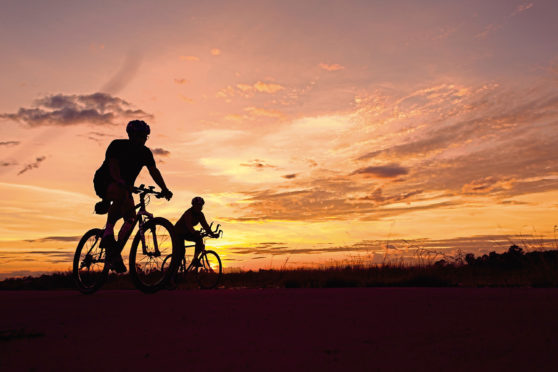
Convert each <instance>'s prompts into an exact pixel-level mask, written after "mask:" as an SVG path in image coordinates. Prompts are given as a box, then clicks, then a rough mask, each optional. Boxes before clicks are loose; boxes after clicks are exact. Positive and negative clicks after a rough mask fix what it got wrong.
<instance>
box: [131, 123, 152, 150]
mask: <svg viewBox="0 0 558 372" xmlns="http://www.w3.org/2000/svg"><path fill="white" fill-rule="evenodd" d="M126 133H128V137H129V138H130V140H132V141H134V142H137V143H141V144H142V145H143V144H145V141H147V138H148V137H149V134H150V133H151V129H150V128H149V125H147V123H146V122H145V121H143V120H132V121H130V122H129V123H128V125H127V126H126Z"/></svg>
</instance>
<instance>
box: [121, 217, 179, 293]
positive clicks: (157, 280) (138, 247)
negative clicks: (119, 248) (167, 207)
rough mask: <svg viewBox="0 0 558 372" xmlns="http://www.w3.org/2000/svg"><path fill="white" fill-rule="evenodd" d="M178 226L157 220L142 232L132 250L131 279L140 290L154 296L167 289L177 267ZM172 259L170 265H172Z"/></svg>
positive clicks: (135, 239)
mask: <svg viewBox="0 0 558 372" xmlns="http://www.w3.org/2000/svg"><path fill="white" fill-rule="evenodd" d="M173 242H174V227H173V225H172V223H170V221H169V220H167V219H165V218H162V217H156V218H153V219H151V220H149V221H148V222H147V223H146V224H145V225H144V227H143V236H142V232H141V231H138V232H137V234H136V236H135V238H134V241H133V242H132V247H131V249H130V276H131V277H132V281H133V282H134V285H135V286H136V288H138V289H139V290H141V291H142V292H145V293H153V292H156V291H158V290H159V289H161V288H163V287H164V286H165V285H166V284H167V283H168V281H169V280H170V278H171V277H172V274H173V271H174V269H175V267H176V261H177V260H174V259H172V257H174V256H173V252H174V243H173ZM169 257H170V258H171V259H170V263H169Z"/></svg>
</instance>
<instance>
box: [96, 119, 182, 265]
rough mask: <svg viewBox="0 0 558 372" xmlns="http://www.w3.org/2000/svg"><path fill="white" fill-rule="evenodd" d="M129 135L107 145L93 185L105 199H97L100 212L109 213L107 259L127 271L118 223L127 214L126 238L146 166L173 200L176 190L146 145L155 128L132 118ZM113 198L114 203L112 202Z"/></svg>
mask: <svg viewBox="0 0 558 372" xmlns="http://www.w3.org/2000/svg"><path fill="white" fill-rule="evenodd" d="M126 132H127V133H128V138H129V139H117V140H114V141H112V142H111V144H110V145H109V147H108V148H107V152H106V156H105V161H104V162H103V164H102V165H101V167H100V168H99V169H98V170H97V171H96V172H95V177H94V178H93V185H94V186H95V192H96V193H97V195H99V196H100V197H101V199H103V201H102V202H99V203H97V205H96V206H95V210H96V211H97V213H106V209H107V208H108V216H107V225H106V227H105V231H104V233H103V237H102V239H101V244H100V246H101V247H102V248H106V250H107V256H106V259H107V262H108V264H109V266H110V268H111V269H112V270H114V271H116V272H119V273H123V272H126V266H125V265H124V262H123V261H122V256H121V254H120V252H121V250H122V248H123V247H122V246H120V245H121V244H119V243H118V242H117V241H116V240H115V238H114V224H115V223H116V222H117V221H118V220H119V219H120V218H124V224H123V225H122V227H121V228H120V231H119V233H118V238H119V240H120V239H124V238H125V237H126V236H127V233H128V232H129V230H130V229H131V228H132V226H133V225H132V221H133V219H134V217H135V213H136V211H135V209H134V199H133V197H132V193H131V189H132V187H133V186H134V182H135V180H136V178H137V177H138V175H139V173H140V171H141V169H142V168H143V166H147V169H148V170H149V174H150V175H151V177H152V178H153V181H155V183H156V184H157V185H158V186H159V187H160V188H161V190H162V193H163V194H164V196H165V198H166V199H167V200H169V199H170V198H171V197H172V192H170V190H169V189H168V188H167V186H166V185H165V181H164V180H163V176H162V175H161V172H159V169H157V167H156V165H155V159H154V158H153V154H152V152H151V150H150V149H149V148H148V147H146V146H145V141H147V138H149V134H150V133H151V129H150V128H149V125H147V123H146V122H145V121H143V120H132V121H130V122H129V123H128V125H127V126H126ZM111 202H112V203H111Z"/></svg>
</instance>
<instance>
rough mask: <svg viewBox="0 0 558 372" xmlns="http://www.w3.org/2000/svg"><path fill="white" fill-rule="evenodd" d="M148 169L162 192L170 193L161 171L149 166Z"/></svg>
mask: <svg viewBox="0 0 558 372" xmlns="http://www.w3.org/2000/svg"><path fill="white" fill-rule="evenodd" d="M147 169H148V170H149V174H150V175H151V178H153V181H155V183H156V184H157V185H158V186H159V187H160V188H161V190H163V191H169V189H168V188H167V185H165V180H163V176H162V175H161V172H160V171H159V169H158V168H157V167H156V166H155V165H151V166H148V167H147Z"/></svg>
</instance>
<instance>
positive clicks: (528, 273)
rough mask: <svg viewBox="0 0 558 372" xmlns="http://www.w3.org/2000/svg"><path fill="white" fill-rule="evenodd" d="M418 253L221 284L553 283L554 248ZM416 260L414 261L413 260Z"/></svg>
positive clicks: (67, 281) (37, 281) (187, 284)
mask: <svg viewBox="0 0 558 372" xmlns="http://www.w3.org/2000/svg"><path fill="white" fill-rule="evenodd" d="M422 256H423V257H422V259H420V260H417V261H415V263H414V264H409V263H404V262H384V263H383V264H380V265H372V264H368V263H367V262H366V260H364V259H362V258H354V259H352V260H350V261H347V262H344V263H332V264H330V265H328V266H323V267H320V268H315V269H308V268H305V269H302V268H300V269H285V268H282V269H280V270H263V269H262V270H259V271H240V270H238V271H235V272H228V273H225V274H224V275H223V279H222V282H221V287H223V288H349V287H558V250H548V251H533V252H528V253H525V252H524V251H523V249H522V248H520V247H519V246H517V245H512V246H511V247H510V248H509V250H508V251H507V252H504V253H500V254H498V253H495V252H491V253H489V254H486V255H483V256H479V257H475V256H474V255H472V254H467V255H457V256H456V257H444V258H443V259H440V260H438V261H433V260H428V259H426V258H425V257H427V255H425V254H422ZM417 262H418V263H417ZM74 288H75V287H74V283H73V281H72V276H71V273H70V272H63V273H54V274H50V275H42V276H40V277H26V278H12V279H6V280H4V281H2V282H0V289H4V290H19V289H32V290H51V289H74ZM178 288H179V289H193V288H197V284H196V282H195V281H194V280H193V276H192V275H189V276H187V277H186V278H183V280H181V281H179V284H178ZM107 289H134V286H133V284H132V282H131V280H130V278H129V277H128V275H127V274H125V275H116V274H111V275H110V277H109V280H108V281H107V283H105V285H104V286H103V290H107Z"/></svg>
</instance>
